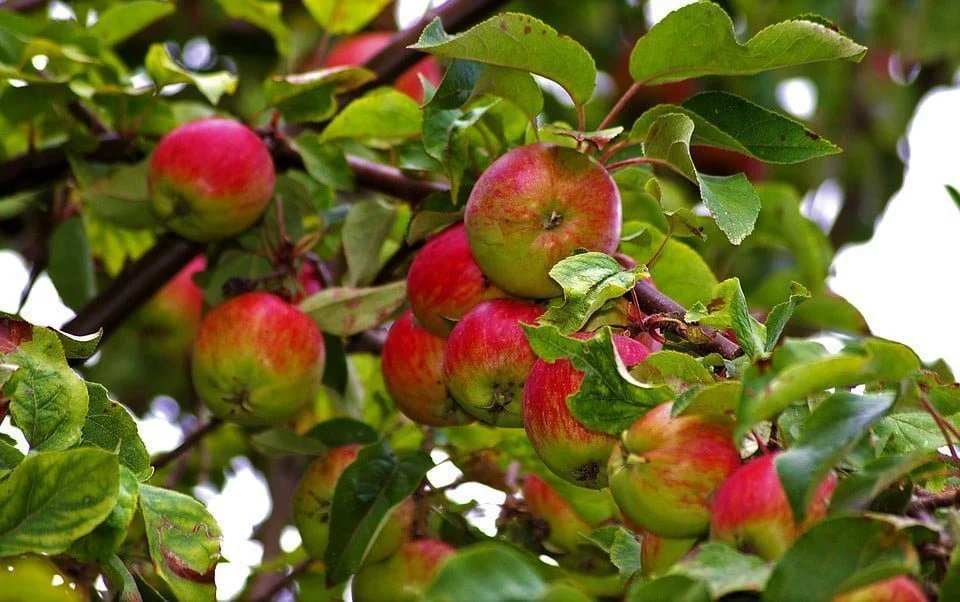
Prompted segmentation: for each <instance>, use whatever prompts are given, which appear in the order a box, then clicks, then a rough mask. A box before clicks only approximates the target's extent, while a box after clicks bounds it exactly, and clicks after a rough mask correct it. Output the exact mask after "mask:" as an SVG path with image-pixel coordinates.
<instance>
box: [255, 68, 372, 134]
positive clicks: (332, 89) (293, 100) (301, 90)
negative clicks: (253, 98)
mask: <svg viewBox="0 0 960 602" xmlns="http://www.w3.org/2000/svg"><path fill="white" fill-rule="evenodd" d="M375 77H376V76H375V74H374V73H373V72H372V71H370V70H369V69H364V68H363V67H332V68H330V69H320V70H318V71H307V72H305V73H292V74H289V75H275V76H273V77H271V78H270V79H268V80H267V81H266V82H265V83H264V84H263V94H264V96H265V97H266V102H267V104H268V105H269V106H272V107H274V108H276V109H277V110H278V111H280V114H281V115H283V117H284V118H285V119H286V120H287V121H294V122H296V121H325V120H327V119H329V118H331V117H333V115H334V114H335V113H336V112H337V101H336V95H337V94H339V93H340V92H345V91H347V90H353V89H354V88H358V87H360V86H362V85H363V84H365V83H367V82H370V81H372V80H373V79H374V78H375ZM301 137H302V136H301Z"/></svg>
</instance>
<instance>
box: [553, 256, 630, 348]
mask: <svg viewBox="0 0 960 602" xmlns="http://www.w3.org/2000/svg"><path fill="white" fill-rule="evenodd" d="M641 274H642V268H637V269H632V270H625V269H624V268H623V266H622V265H620V262H618V261H617V260H616V259H614V258H613V257H610V256H609V255H607V254H605V253H597V252H588V253H579V254H577V255H571V256H570V257H567V258H566V259H563V260H561V261H559V262H557V263H556V264H555V265H554V266H553V267H552V268H551V269H550V277H551V278H553V280H554V281H556V283H557V284H559V285H560V288H562V289H563V301H562V303H560V304H554V305H552V306H551V307H550V308H549V309H548V310H547V312H546V313H545V314H544V315H543V316H542V317H541V318H540V323H541V324H552V325H553V326H556V327H557V329H558V330H559V331H560V334H570V333H573V332H576V331H578V330H580V329H581V328H583V325H584V324H586V323H587V320H589V319H590V316H592V315H593V313H594V312H596V311H597V310H598V309H600V308H601V307H602V306H603V304H604V303H606V302H607V301H610V300H611V299H617V298H619V297H622V296H623V295H624V294H626V293H627V292H628V291H629V290H630V289H631V288H633V285H634V284H636V282H637V280H638V279H639V278H640V276H641Z"/></svg>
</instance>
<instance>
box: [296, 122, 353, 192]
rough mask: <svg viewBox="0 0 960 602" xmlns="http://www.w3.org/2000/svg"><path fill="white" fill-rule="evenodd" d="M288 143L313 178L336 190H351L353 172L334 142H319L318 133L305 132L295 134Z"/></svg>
mask: <svg viewBox="0 0 960 602" xmlns="http://www.w3.org/2000/svg"><path fill="white" fill-rule="evenodd" d="M290 145H291V146H292V147H293V150H295V151H297V154H299V155H300V157H301V158H302V159H303V165H304V167H306V169H307V173H309V174H310V176H311V177H312V178H313V179H314V180H316V181H318V182H321V183H323V184H327V185H329V186H333V187H334V188H336V189H338V190H353V172H352V171H350V165H349V164H348V163H347V158H346V156H345V155H344V154H343V151H342V150H341V149H340V148H339V147H338V146H337V145H336V144H333V143H329V142H321V140H320V135H319V134H314V133H310V132H307V133H304V134H300V135H299V136H297V138H296V139H294V140H292V141H291V143H290Z"/></svg>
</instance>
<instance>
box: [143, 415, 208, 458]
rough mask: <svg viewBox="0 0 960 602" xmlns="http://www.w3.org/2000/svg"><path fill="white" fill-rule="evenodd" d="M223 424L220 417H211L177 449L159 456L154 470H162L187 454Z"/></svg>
mask: <svg viewBox="0 0 960 602" xmlns="http://www.w3.org/2000/svg"><path fill="white" fill-rule="evenodd" d="M222 425H223V421H222V420H220V419H219V418H211V419H210V421H209V422H207V423H206V424H204V425H203V426H200V427H198V428H197V429H196V430H194V431H193V432H191V433H190V434H189V435H187V436H186V437H185V438H184V440H183V443H181V444H180V445H178V446H177V447H176V448H175V449H172V450H170V451H168V452H167V453H165V454H161V455H159V456H157V459H156V460H154V461H153V468H154V470H160V469H161V468H163V467H164V466H166V465H167V464H169V463H170V462H172V461H173V460H175V459H177V458H178V457H180V456H181V455H182V454H185V453H186V452H188V451H189V450H190V449H192V448H193V446H195V445H196V444H198V443H200V442H201V441H202V440H203V438H204V437H206V436H207V435H209V434H210V433H212V432H213V431H215V430H217V429H218V428H220V427H221V426H222Z"/></svg>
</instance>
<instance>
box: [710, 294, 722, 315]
mask: <svg viewBox="0 0 960 602" xmlns="http://www.w3.org/2000/svg"><path fill="white" fill-rule="evenodd" d="M724 305H726V301H724V300H723V299H721V298H720V297H717V298H716V299H711V300H710V303H708V304H707V311H709V312H710V313H714V312H716V311H719V310H721V309H723V306H724Z"/></svg>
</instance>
